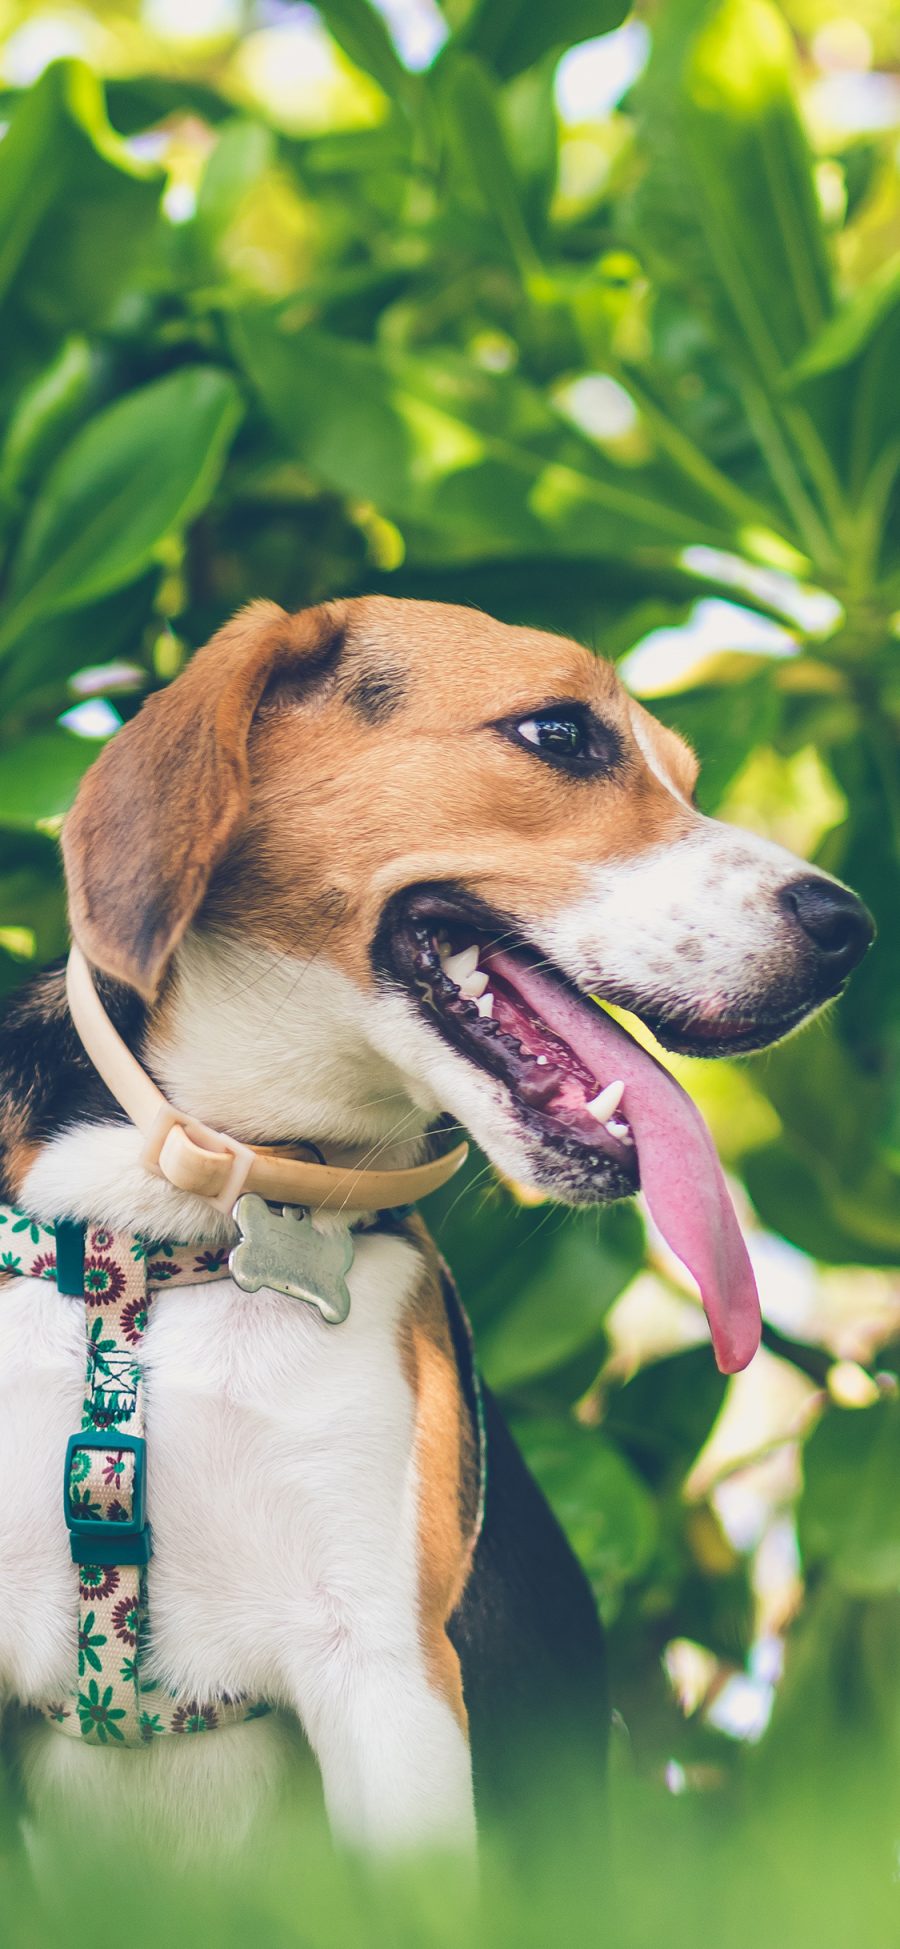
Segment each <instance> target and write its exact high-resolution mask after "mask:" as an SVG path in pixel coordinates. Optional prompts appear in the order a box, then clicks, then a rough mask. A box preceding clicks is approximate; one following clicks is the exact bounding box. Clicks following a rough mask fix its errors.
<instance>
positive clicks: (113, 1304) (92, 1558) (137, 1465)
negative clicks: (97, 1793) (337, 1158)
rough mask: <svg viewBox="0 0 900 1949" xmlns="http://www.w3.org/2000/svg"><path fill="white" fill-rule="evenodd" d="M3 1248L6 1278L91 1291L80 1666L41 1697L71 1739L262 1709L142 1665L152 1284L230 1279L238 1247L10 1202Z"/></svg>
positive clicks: (79, 1472)
mask: <svg viewBox="0 0 900 1949" xmlns="http://www.w3.org/2000/svg"><path fill="white" fill-rule="evenodd" d="M0 1248H2V1249H0V1277H5V1276H13V1277H15V1276H18V1277H21V1278H31V1279H52V1280H53V1281H55V1284H56V1286H57V1289H58V1291H59V1292H61V1293H64V1294H67V1295H70V1296H72V1297H78V1298H81V1299H83V1301H84V1308H85V1324H86V1328H87V1376H86V1387H85V1397H84V1406H83V1408H82V1414H81V1428H80V1430H79V1432H78V1433H76V1434H73V1435H72V1436H71V1438H70V1440H69V1444H68V1448H67V1451H66V1461H65V1474H64V1485H63V1496H64V1508H65V1517H66V1524H67V1527H68V1530H69V1535H70V1540H71V1546H72V1557H73V1561H74V1562H75V1564H76V1565H77V1567H78V1593H79V1609H78V1677H77V1682H75V1681H74V1675H73V1685H72V1690H71V1692H70V1693H69V1695H68V1697H67V1698H65V1699H59V1700H53V1701H48V1702H47V1703H46V1704H45V1705H42V1706H41V1708H40V1710H41V1711H42V1713H43V1715H44V1717H45V1718H46V1719H48V1720H50V1722H51V1723H52V1724H53V1725H55V1726H57V1727H58V1728H59V1730H60V1732H64V1733H68V1734H70V1735H71V1736H72V1737H73V1738H76V1739H86V1740H89V1741H90V1742H91V1743H92V1744H94V1745H98V1744H99V1745H107V1744H113V1745H120V1746H143V1745H147V1744H149V1742H150V1741H151V1740H153V1739H156V1738H158V1737H159V1736H160V1735H161V1734H163V1733H192V1732H207V1731H211V1730H212V1729H213V1728H214V1727H216V1726H224V1725H235V1724H239V1723H240V1722H241V1721H242V1720H245V1719H257V1718H260V1717H261V1716H262V1715H263V1714H264V1713H266V1712H267V1711H268V1710H269V1708H268V1706H267V1705H265V1704H264V1703H259V1702H255V1701H252V1700H249V1699H244V1698H230V1699H229V1698H226V1699H217V1700H215V1701H214V1702H208V1701H198V1700H196V1699H172V1698H169V1697H167V1696H166V1695H165V1694H164V1693H163V1691H162V1689H161V1687H160V1685H159V1683H158V1681H156V1680H154V1679H150V1678H147V1677H145V1676H144V1674H143V1672H142V1659H143V1658H144V1656H145V1653H146V1643H147V1576H146V1566H147V1563H148V1562H149V1560H150V1555H151V1552H152V1540H151V1536H150V1529H149V1526H148V1524H147V1519H146V1485H145V1443H144V1402H143V1394H144V1384H143V1375H142V1371H141V1363H140V1355H141V1345H142V1342H143V1337H144V1333H145V1330H146V1326H147V1320H148V1317H149V1311H150V1305H151V1301H152V1297H153V1293H154V1291H157V1290H158V1289H159V1287H160V1286H195V1285H199V1284H200V1283H202V1282H205V1281H207V1280H210V1279H224V1278H227V1276H228V1248H227V1246H222V1247H213V1248H206V1247H204V1246H202V1245H200V1246H191V1245H176V1244H172V1243H171V1242H170V1241H168V1240H154V1241H150V1240H146V1239H140V1238H136V1237H135V1236H134V1235H133V1234H132V1233H130V1232H112V1231H109V1230H107V1229H106V1228H105V1227H103V1226H95V1225H83V1224H78V1223H75V1222H74V1221H72V1220H69V1219H59V1220H58V1221H57V1223H56V1224H55V1225H41V1224H39V1223H38V1222H37V1220H35V1219H33V1218H30V1217H28V1216H27V1214H25V1213H24V1212H20V1211H17V1210H16V1209H15V1208H14V1207H13V1206H11V1205H0ZM73 1662H74V1660H73Z"/></svg>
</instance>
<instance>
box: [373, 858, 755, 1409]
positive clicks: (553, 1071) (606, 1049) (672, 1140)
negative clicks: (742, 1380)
mask: <svg viewBox="0 0 900 1949" xmlns="http://www.w3.org/2000/svg"><path fill="white" fill-rule="evenodd" d="M375 959H376V962H377V963H379V964H380V965H381V967H382V968H383V969H384V970H385V972H387V973H388V974H389V975H390V976H391V977H392V978H393V979H395V980H399V981H400V982H401V983H402V985H403V986H404V988H405V989H406V990H407V992H408V993H409V994H410V995H411V996H412V997H413V999H414V1000H415V1002H416V1004H417V1006H418V1008H419V1009H420V1010H421V1011H422V1014H423V1015H424V1017H425V1019H426V1021H427V1022H428V1023H429V1025H430V1026H431V1027H432V1028H434V1029H435V1030H436V1031H437V1033H439V1034H440V1035H441V1036H442V1037H443V1039H444V1040H445V1041H446V1042H447V1043H449V1045H450V1046H451V1047H452V1048H453V1049H454V1050H455V1051H456V1052H457V1053H458V1054H459V1055H461V1056H463V1057H464V1058H466V1060H468V1061H469V1062H471V1063H472V1064H474V1065H475V1066H476V1067H478V1068H479V1069H481V1070H482V1071H484V1072H485V1073H486V1074H487V1075H488V1076H490V1077H492V1078H493V1079H495V1080H496V1081H497V1082H499V1083H500V1084H501V1085H502V1086H503V1088H504V1090H505V1093H506V1095H507V1098H508V1101H509V1106H510V1109H511V1112H512V1115H513V1117H514V1118H515V1120H516V1122H517V1124H518V1126H519V1129H520V1132H521V1134H522V1135H523V1137H524V1139H525V1141H526V1144H527V1147H528V1149H529V1151H530V1153H531V1155H532V1157H533V1158H535V1160H536V1164H537V1172H536V1175H537V1176H538V1180H539V1181H540V1179H541V1177H542V1176H543V1175H545V1174H547V1173H546V1172H545V1171H542V1170H541V1164H542V1163H544V1164H545V1165H549V1166H550V1167H551V1168H550V1173H549V1175H551V1176H552V1175H553V1172H554V1171H557V1172H558V1171H559V1170H560V1169H562V1170H563V1172H564V1176H565V1181H566V1184H567V1188H568V1190H569V1192H570V1193H571V1194H572V1196H573V1201H575V1202H579V1203H583V1202H590V1201H592V1200H593V1201H596V1202H601V1201H602V1202H606V1201H608V1200H609V1199H611V1198H620V1197H627V1196H629V1195H630V1194H631V1193H633V1192H635V1191H637V1190H638V1189H639V1188H642V1189H643V1191H644V1194H645V1197H646V1199H647V1203H648V1205H649V1208H650V1211H651V1213H652V1216H653V1218H654V1220H655V1222H656V1224H657V1225H658V1227H659V1229H660V1231H661V1233H662V1234H663V1237H664V1238H665V1239H666V1240H667V1242H668V1244H669V1245H670V1247H671V1249H672V1250H673V1251H674V1252H675V1254H676V1255H677V1257H678V1258H679V1259H681V1261H682V1262H683V1264H684V1265H685V1266H687V1268H688V1270H689V1271H690V1272H692V1273H693V1275H694V1277H695V1279H696V1280H697V1283H698V1285H699V1287H700V1293H701V1297H702V1299H703V1304H704V1306H705V1308H706V1313H707V1317H708V1320H709V1324H710V1330H711V1333H712V1338H713V1344H714V1347H715V1353H716V1359H717V1362H718V1365H719V1367H720V1368H721V1369H722V1371H723V1372H725V1373H732V1372H735V1371H737V1370H738V1369H739V1368H741V1367H745V1366H746V1365H747V1362H748V1361H749V1360H751V1359H752V1357H753V1355H754V1353H755V1352H756V1348H757V1346H758V1344H759V1334H760V1316H759V1301H758V1297H757V1292H756V1283H755V1280H754V1277H753V1272H752V1269H751V1266H750V1262H749V1259H748V1256H747V1249H746V1246H745V1245H744V1241H743V1238H742V1237H741V1233H740V1230H739V1227H738V1223H737V1219H736V1217H735V1214H734V1209H733V1206H732V1204H731V1199H730V1197H729V1194H728V1190H727V1187H726V1184H725V1180H724V1177H723V1175H722V1169H721V1166H720V1164H719V1160H718V1157H717V1155H716V1151H715V1146H714V1144H713V1141H712V1138H711V1136H710V1134H709V1131H708V1130H707V1128H706V1125H705V1123H704V1121H703V1118H702V1117H701V1115H700V1113H699V1111H698V1110H697V1108H696V1106H695V1105H694V1103H693V1102H692V1101H691V1099H690V1097H689V1096H688V1095H687V1094H686V1092H685V1091H684V1090H683V1089H682V1088H681V1085H680V1084H679V1083H678V1082H676V1080H675V1078H674V1077H673V1076H672V1075H670V1073H669V1071H668V1070H667V1069H664V1068H663V1066H662V1065H661V1064H660V1063H658V1062H657V1061H656V1060H655V1058H654V1057H653V1056H651V1055H650V1054H649V1053H648V1051H647V1050H646V1049H644V1048H643V1047H642V1046H641V1045H640V1044H639V1043H638V1042H636V1041H635V1040H634V1037H633V1036H630V1035H629V1034H628V1032H627V1030H625V1029H624V1028H622V1027H621V1025H620V1024H619V1023H618V1022H615V1021H614V1020H613V1019H612V1017H611V1016H610V1015H608V1014H607V1013H606V1011H605V1010H604V1009H602V1008H601V1007H598V1006H597V1003H596V1002H595V1001H594V1000H593V999H592V998H591V997H589V996H585V995H582V994H581V992H580V991H579V990H578V989H577V988H575V987H574V985H573V984H572V983H571V982H570V981H568V980H567V978H566V976H565V975H564V974H563V973H562V972H561V971H560V970H559V969H558V968H556V967H555V966H554V965H553V964H552V963H548V962H547V961H546V960H545V959H543V958H542V957H541V956H540V954H539V952H538V950H537V949H536V948H533V947H532V948H529V947H528V946H527V945H525V944H524V943H523V942H522V941H521V937H519V936H518V935H517V934H516V933H515V931H514V930H511V929H510V928H509V926H508V924H507V923H505V922H504V921H503V920H501V919H500V918H499V917H498V916H496V915H493V914H491V913H490V911H489V910H488V909H487V908H485V907H483V906H482V905H481V903H480V902H478V901H476V900H474V899H472V898H471V897H470V896H467V895H464V894H458V893H457V892H456V891H455V890H452V891H445V890H443V889H441V888H422V889H417V890H415V891H414V892H412V893H408V894H406V895H405V896H403V897H402V898H401V899H400V900H399V901H395V902H392V903H391V908H390V909H389V910H388V912H387V914H386V915H385V917H384V922H383V925H382V928H381V930H380V933H379V937H378V940H377V941H376V945H375ZM702 1040H703V1038H702V1034H701V1035H699V1036H698V1037H697V1042H698V1043H699V1042H701V1041H702Z"/></svg>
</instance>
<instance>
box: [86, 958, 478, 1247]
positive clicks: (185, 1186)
mask: <svg viewBox="0 0 900 1949" xmlns="http://www.w3.org/2000/svg"><path fill="white" fill-rule="evenodd" d="M66 990H67V993H68V997H69V1008H70V1010H71V1014H72V1020H73V1022H74V1024H75V1027H76V1029H77V1031H78V1034H79V1036H80V1037H81V1041H82V1042H83V1044H84V1047H85V1050H86V1052H87V1054H88V1055H89V1056H90V1059H91V1062H92V1063H93V1065H94V1068H95V1069H96V1070H97V1072H98V1075H100V1076H102V1078H103V1081H104V1083H105V1084H106V1086H107V1089H109V1090H111V1091H112V1094H113V1096H114V1097H115V1099H116V1102H117V1103H120V1104H121V1106H122V1109H123V1110H124V1111H125V1112H126V1114H127V1115H128V1116H129V1117H130V1118H131V1121H132V1123H133V1124H136V1125H137V1128H138V1130H139V1131H140V1132H141V1135H142V1136H143V1138H144V1149H143V1151H142V1153H141V1163H142V1164H143V1166H144V1169H145V1170H147V1171H151V1172H152V1173H153V1175H154V1176H155V1177H161V1178H165V1179H166V1181H167V1182H168V1183H169V1184H171V1185H174V1186H175V1188H176V1189H177V1190H178V1191H192V1192H194V1193H196V1195H197V1196H198V1197H201V1198H208V1199H209V1202H210V1204H212V1205H215V1207H216V1210H217V1211H224V1212H229V1213H230V1212H231V1210H232V1208H233V1206H234V1204H235V1202H236V1200H237V1199H238V1198H239V1197H240V1195H241V1192H242V1191H256V1192H258V1194H259V1196H260V1197H261V1198H265V1199H267V1200H268V1201H269V1202H270V1203H273V1204H275V1203H283V1204H292V1205H308V1206H311V1207H313V1208H315V1209H318V1210H319V1211H345V1210H354V1211H385V1210H387V1209H389V1208H390V1207H391V1206H392V1205H407V1204H413V1203H414V1202H415V1200H416V1199H417V1198H424V1197H425V1196H426V1195H427V1193H428V1192H429V1191H437V1190H438V1189H439V1187H440V1186H441V1185H442V1184H446V1183H447V1181H448V1179H449V1178H451V1177H453V1175H454V1173H455V1172H456V1171H458V1170H459V1167H460V1165H461V1164H463V1163H464V1162H465V1159H466V1157H467V1155H468V1148H469V1147H468V1144H457V1145H456V1147H455V1149H453V1150H451V1151H447V1152H446V1153H445V1155H444V1156H443V1157H436V1158H433V1159H432V1160H431V1161H430V1162H429V1163H427V1164H412V1165H410V1166H409V1167H408V1168H407V1169H406V1170H402V1171H379V1170H366V1169H365V1167H364V1164H363V1163H362V1161H360V1163H358V1164H353V1163H348V1164H316V1163H313V1162H311V1161H309V1162H308V1161H307V1160H306V1159H304V1158H300V1157H297V1156H290V1155H285V1153H284V1152H282V1151H275V1150H263V1149H257V1148H256V1147H254V1146H253V1145H251V1144H242V1143H240V1142H239V1140H238V1138H237V1137H229V1136H228V1135H227V1134H226V1133H225V1132H224V1131H222V1130H213V1129H211V1128H210V1126H209V1124H206V1123H201V1122H200V1120H199V1118H198V1117H191V1116H188V1115H187V1114H186V1112H184V1111H182V1110H176V1109H175V1107H174V1105H173V1104H171V1103H169V1102H168V1100H167V1098H166V1097H165V1096H164V1095H163V1093H162V1090H161V1089H159V1088H158V1087H157V1085H156V1084H155V1083H154V1081H153V1078H152V1076H148V1074H147V1071H146V1070H145V1069H142V1067H141V1065H140V1063H139V1062H138V1060H137V1058H136V1057H135V1056H133V1055H132V1053H131V1050H130V1049H128V1048H127V1047H126V1045H125V1043H124V1042H123V1041H122V1038H121V1036H120V1035H119V1033H118V1031H117V1030H116V1029H115V1028H114V1027H113V1024H112V1022H111V1021H110V1019H109V1016H108V1015H107V1013H106V1010H105V1008H104V1006H103V1003H102V1002H101V1000H100V997H99V995H98V993H97V990H96V988H95V987H94V981H93V976H92V974H91V970H90V968H89V966H88V963H87V961H86V960H85V958H84V955H83V954H82V952H81V949H80V948H79V947H73V948H72V951H71V953H70V955H69V961H68V966H67V969H66Z"/></svg>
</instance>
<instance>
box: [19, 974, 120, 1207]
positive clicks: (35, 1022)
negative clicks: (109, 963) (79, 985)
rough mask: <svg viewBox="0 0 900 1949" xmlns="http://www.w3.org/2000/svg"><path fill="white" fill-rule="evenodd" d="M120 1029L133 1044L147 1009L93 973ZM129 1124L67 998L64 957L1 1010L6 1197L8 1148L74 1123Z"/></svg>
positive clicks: (35, 1140)
mask: <svg viewBox="0 0 900 1949" xmlns="http://www.w3.org/2000/svg"><path fill="white" fill-rule="evenodd" d="M94 978H95V981H96V984H97V990H98V993H99V995H100V998H101V1001H102V1002H103V1005H104V1007H105V1009H106V1010H107V1013H108V1014H109V1015H110V1017H111V1018H112V1021H113V1022H114V1023H115V1026H116V1028H117V1029H118V1031H119V1034H120V1035H121V1036H122V1037H123V1039H124V1041H125V1042H127V1043H128V1045H129V1048H135V1047H136V1046H137V1045H138V1044H139V1043H140V1040H141V1037H142V1033H143V1029H144V1024H145V1022H146V1016H147V1011H146V1008H145V1007H144V1004H143V1002H142V1001H141V1000H140V997H139V996H138V995H136V994H135V993H134V991H133V989H131V988H126V987H125V986H124V984H123V983H121V982H118V981H111V980H110V979H109V978H108V976H106V975H95V977H94ZM84 1118H86V1119H88V1120H90V1121H91V1122H96V1123H100V1122H103V1123H107V1122H116V1123H126V1122H127V1121H128V1119H127V1118H126V1116H125V1113H124V1111H123V1110H122V1109H120V1107H119V1105H118V1103H116V1101H115V1099H114V1098H113V1097H112V1096H111V1095H110V1093H109V1091H108V1089H107V1087H106V1084H105V1083H103V1082H101V1080H100V1077H99V1076H98V1074H97V1071H96V1069H95V1068H94V1065H93V1063H92V1062H91V1061H90V1059H89V1057H88V1056H87V1055H86V1054H85V1051H84V1049H83V1047H82V1044H81V1041H80V1039H79V1037H78V1036H77V1034H76V1032H75V1029H74V1026H73V1023H72V1018H71V1016H70V1014H69V1009H68V1003H67V1001H66V981H65V962H64V961H57V962H54V963H53V964H52V965H51V966H50V967H49V968H45V969H44V970H43V972H42V973H41V974H38V975H35V976H34V978H33V979H32V980H31V981H29V982H26V984H25V986H24V987H22V988H19V989H17V990H16V992H15V994H13V995H11V996H10V997H9V998H8V1000H7V1001H6V1002H5V1003H4V1005H3V1008H2V1011H0V1197H2V1198H6V1199H9V1198H12V1197H14V1196H15V1192H16V1186H15V1185H14V1184H12V1183H11V1181H10V1177H9V1159H10V1153H11V1152H12V1151H14V1150H15V1149H18V1148H19V1147H20V1146H21V1145H23V1144H34V1143H42V1142H46V1141H47V1139H48V1138H50V1137H54V1136H56V1134H57V1132H58V1131H60V1130H64V1129H65V1127H66V1125H67V1124H69V1123H74V1122H75V1121H76V1120H81V1119H84Z"/></svg>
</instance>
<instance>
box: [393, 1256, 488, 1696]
mask: <svg viewBox="0 0 900 1949" xmlns="http://www.w3.org/2000/svg"><path fill="white" fill-rule="evenodd" d="M415 1230H416V1234H417V1239H418V1243H419V1244H420V1246H421V1249H422V1251H423V1253H424V1255H425V1259H426V1273H425V1277H424V1278H423V1280H422V1284H421V1286H420V1288H419V1291H418V1294H417V1295H416V1300H415V1302H414V1305H413V1307H412V1309H411V1311H410V1313H409V1314H408V1316H407V1318H406V1319H405V1321H404V1325H403V1340H402V1346H401V1352H402V1357H403V1364H404V1367H405V1370H406V1374H407V1378H408V1380H409V1384H410V1387H411V1389H412V1393H413V1396H414V1398H415V1403H416V1410H415V1412H416V1461H417V1464H418V1471H419V1482H420V1492H419V1616H420V1622H421V1632H422V1643H423V1648H424V1651H425V1656H426V1659H427V1662H428V1669H429V1673H430V1676H431V1682H432V1684H433V1685H434V1686H435V1688H436V1689H437V1690H438V1691H440V1692H441V1693H443V1695H444V1697H445V1698H446V1699H447V1701H448V1704H449V1705H450V1707H451V1708H452V1710H453V1712H454V1713H455V1715H456V1717H457V1719H458V1720H459V1723H460V1725H461V1726H462V1727H463V1729H464V1730H465V1728H466V1726H467V1717H466V1708H465V1705H464V1703H463V1692H462V1676H461V1673H460V1668H459V1659H458V1657H457V1655H456V1652H455V1650H454V1648H453V1646H452V1644H451V1643H450V1640H449V1638H448V1636H447V1630H446V1626H447V1620H448V1618H449V1617H450V1616H451V1614H452V1612H453V1611H454V1610H455V1608H456V1605H457V1603H458V1602H459V1599H460V1597H461V1595H462V1590H463V1585H464V1583H465V1580H466V1576H467V1574H468V1570H469V1565H470V1559H471V1551H472V1539H473V1535H474V1527H475V1520H476V1512H477V1506H478V1480H477V1457H476V1454H475V1447H474V1442H473V1438H472V1430H471V1428H470V1425H469V1417H468V1414H467V1411H466V1408H465V1404H464V1402H463V1399H462V1395H461V1392H460V1384H459V1372H458V1369H457V1364H456V1357H455V1354H454V1350H453V1344H452V1341H451V1338H450V1330H449V1326H448V1322H447V1311H446V1307H445V1304H444V1299H443V1294H442V1290H441V1278H440V1271H439V1267H438V1262H437V1256H436V1254H435V1250H434V1246H433V1245H432V1243H431V1240H430V1239H429V1237H428V1234H427V1232H426V1231H425V1227H424V1226H423V1225H421V1224H420V1223H418V1221H415Z"/></svg>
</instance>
